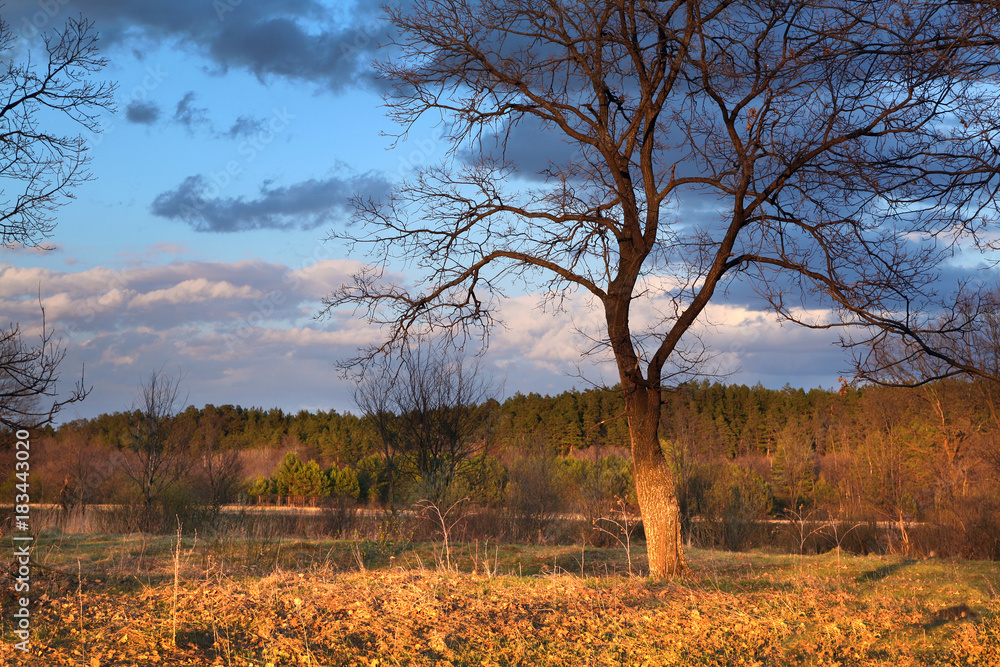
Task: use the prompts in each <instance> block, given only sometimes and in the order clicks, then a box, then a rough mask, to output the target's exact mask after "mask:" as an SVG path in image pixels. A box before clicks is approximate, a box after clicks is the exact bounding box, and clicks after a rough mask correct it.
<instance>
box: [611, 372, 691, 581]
mask: <svg viewBox="0 0 1000 667" xmlns="http://www.w3.org/2000/svg"><path fill="white" fill-rule="evenodd" d="M625 406H626V407H625V409H626V414H627V416H628V427H629V435H630V436H631V439H632V470H633V474H634V476H635V487H636V496H637V497H638V499H639V510H640V512H642V525H643V529H644V530H645V533H646V550H647V557H648V559H649V573H650V575H651V576H653V577H667V576H672V575H676V574H679V573H680V572H681V571H682V570H683V569H684V556H683V554H682V552H681V523H680V520H681V516H680V508H679V507H678V505H677V495H676V493H675V492H674V479H673V474H672V472H671V470H670V466H669V464H668V462H667V459H666V456H664V454H663V450H662V449H661V448H660V439H659V420H660V396H659V390H657V389H644V388H639V387H633V388H631V389H629V390H626V393H625Z"/></svg>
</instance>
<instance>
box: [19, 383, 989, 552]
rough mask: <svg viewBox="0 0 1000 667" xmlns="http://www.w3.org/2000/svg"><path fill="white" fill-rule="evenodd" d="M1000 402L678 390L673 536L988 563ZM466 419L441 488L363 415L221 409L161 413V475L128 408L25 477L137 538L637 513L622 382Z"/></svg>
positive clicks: (501, 405) (537, 526)
mask: <svg viewBox="0 0 1000 667" xmlns="http://www.w3.org/2000/svg"><path fill="white" fill-rule="evenodd" d="M996 406H997V403H996V401H995V396H994V395H993V394H992V393H991V386H990V385H985V384H982V383H977V382H969V381H960V380H942V381H938V382H934V383H930V384H928V385H924V386H923V387H920V388H916V389H905V388H892V387H879V386H866V387H860V388H857V387H851V386H847V385H844V386H842V387H840V388H839V389H811V390H808V391H806V390H803V389H796V388H792V387H790V386H786V387H785V388H783V389H778V390H774V389H767V388H764V387H762V386H760V385H756V386H746V385H726V384H722V383H717V382H716V383H710V382H707V381H706V382H696V383H686V384H682V385H680V386H678V387H676V388H674V389H672V390H670V391H669V392H666V393H665V396H664V407H663V410H662V414H661V422H662V426H661V429H662V431H663V433H664V437H663V439H662V440H661V448H662V450H663V452H664V455H665V456H666V458H667V460H668V461H670V464H671V469H672V474H673V476H674V483H675V490H676V494H677V497H678V500H679V505H680V507H681V511H682V530H683V533H684V536H685V539H686V540H688V541H689V542H692V543H700V544H705V545H709V546H719V547H724V548H733V549H739V548H743V547H746V546H750V545H751V544H756V543H759V542H760V541H762V540H763V541H766V539H767V538H766V536H760V535H758V534H757V532H755V531H758V529H759V528H760V527H761V526H762V525H764V524H762V522H763V521H764V520H765V519H769V518H770V519H774V518H786V519H787V518H790V517H799V518H801V517H805V516H810V517H813V518H815V519H817V520H819V519H820V518H823V519H824V520H839V521H843V522H846V523H849V524H850V525H855V526H856V525H860V524H872V525H874V524H889V525H892V526H896V529H895V533H894V536H893V538H892V539H893V540H894V541H895V543H894V544H893V545H892V548H899V549H917V548H918V547H919V546H920V545H919V544H918V542H919V543H920V544H924V546H926V548H927V549H928V550H930V549H935V550H937V551H939V552H940V551H941V549H940V548H935V546H934V545H930V543H929V542H928V540H931V541H935V540H936V541H940V542H941V543H942V544H949V545H951V546H952V548H953V550H957V551H958V552H960V553H961V554H962V555H969V556H982V557H991V558H994V557H998V556H1000V521H998V519H996V518H994V517H1000V429H998V426H1000V422H998V420H997V414H998V411H997V409H996ZM464 412H465V417H466V418H467V419H468V420H469V424H470V425H469V428H468V429H467V431H466V432H465V435H464V436H463V437H465V438H468V439H470V440H475V441H476V442H477V445H476V446H475V447H471V446H470V447H468V448H466V450H464V451H466V454H467V455H466V456H465V458H463V460H462V461H460V462H457V463H458V464H459V465H456V467H455V470H456V473H455V474H454V475H453V476H451V477H450V478H449V480H448V483H447V485H446V486H445V487H441V486H440V485H439V484H438V482H437V481H436V480H434V479H431V478H430V477H431V475H433V474H434V473H433V471H434V470H436V468H434V467H433V466H431V464H428V463H427V462H426V461H424V462H423V463H422V462H421V459H420V458H419V456H417V455H416V454H417V453H416V452H414V451H413V450H408V449H407V447H406V445H405V443H401V442H397V443H395V451H394V452H392V454H393V455H394V456H395V459H394V460H392V461H390V457H387V456H386V455H385V452H386V446H385V441H384V435H385V433H384V431H382V432H380V427H379V424H378V418H376V416H374V415H371V414H367V415H363V416H357V415H354V414H351V413H341V412H337V411H318V412H307V411H301V412H298V413H294V414H292V413H286V412H284V411H282V410H280V409H262V408H242V407H238V406H231V405H224V406H213V405H206V406H204V407H202V408H195V407H188V408H186V409H185V410H182V411H179V412H177V413H176V414H174V415H173V416H171V417H170V418H169V419H167V420H165V422H164V423H163V425H162V432H161V437H162V440H161V441H160V442H159V444H158V445H157V446H158V447H159V448H160V457H161V459H162V464H161V468H162V470H165V471H169V472H165V473H163V474H162V475H161V476H160V477H155V476H154V478H150V477H143V476H142V475H140V474H138V471H142V470H148V469H149V466H148V461H146V462H145V463H143V461H145V460H144V459H143V458H142V456H140V452H139V451H138V450H137V449H136V448H135V447H134V444H135V438H136V424H139V423H143V416H142V410H138V409H137V410H133V411H126V412H118V413H113V414H105V415H100V416H98V417H94V418H92V419H82V420H76V421H72V422H68V423H65V424H63V425H61V426H60V427H59V428H58V429H52V428H50V429H47V430H46V431H45V432H44V434H42V435H41V437H36V442H37V443H38V444H37V445H36V446H37V447H38V450H39V452H38V455H37V458H36V460H37V461H39V463H38V465H37V467H36V468H34V469H33V473H34V474H35V475H36V478H35V481H34V484H35V486H36V488H37V489H38V490H39V494H40V496H39V498H40V500H42V501H47V502H53V503H60V504H61V505H63V506H64V507H65V508H66V509H67V511H72V510H73V509H74V508H75V507H80V506H82V505H85V504H95V503H128V504H131V505H132V506H133V507H138V508H141V509H142V512H139V513H136V514H135V516H137V517H145V519H144V520H145V521H146V524H144V525H138V526H136V528H139V529H152V530H156V529H158V528H159V527H162V528H163V529H165V530H170V529H171V520H170V517H171V516H173V515H174V514H176V511H177V507H178V506H179V505H184V506H195V507H200V508H203V509H204V510H205V511H208V512H209V513H211V511H217V510H218V508H219V507H221V506H222V505H223V504H226V503H235V502H244V503H246V502H249V503H260V502H263V503H280V504H312V505H328V504H330V503H347V504H350V505H352V506H353V505H356V504H365V505H367V506H370V507H376V508H385V509H400V508H409V507H412V506H413V504H414V503H415V502H416V501H417V500H420V499H428V498H429V499H431V500H433V501H434V502H436V503H441V504H445V503H451V502H454V501H456V500H458V499H468V502H469V503H470V506H472V505H475V506H477V507H491V508H501V507H502V508H504V509H506V510H508V511H510V512H511V513H513V514H516V515H517V516H519V517H521V520H522V523H523V524H524V525H522V526H520V528H518V529H517V530H511V531H509V534H515V533H516V534H519V535H521V536H522V537H527V538H531V539H535V538H540V537H542V536H543V535H544V533H545V530H547V529H551V530H556V529H555V527H554V526H555V523H556V522H555V519H556V517H558V516H561V515H565V514H566V513H573V514H576V515H580V516H583V517H588V518H589V519H588V520H593V519H594V518H596V517H598V516H601V515H606V514H607V513H609V512H611V511H612V510H614V509H615V508H617V507H625V508H630V509H631V510H633V511H634V510H635V509H636V499H635V492H634V485H633V481H634V480H633V478H632V469H631V461H630V458H629V449H628V432H627V426H626V424H625V419H624V415H623V401H622V397H621V390H620V388H617V387H615V388H604V389H588V390H584V391H578V390H573V391H567V392H563V393H562V394H559V395H556V396H542V395H539V394H536V393H529V394H520V393H518V394H516V395H514V396H512V397H510V398H507V399H506V400H504V401H502V402H500V401H497V400H495V399H489V400H487V401H485V402H483V403H481V404H477V405H473V406H469V407H468V408H467V409H466V410H465V411H464ZM392 417H393V418H394V419H400V418H402V417H403V415H399V414H394V415H392ZM424 417H426V416H424ZM383 418H384V416H383ZM147 446H148V445H147ZM147 454H148V453H147ZM439 455H440V456H444V457H447V456H448V455H445V454H437V455H435V456H439ZM439 463H440V462H437V463H435V464H434V465H438V464H439ZM140 464H141V465H140ZM11 483H12V477H10V476H7V484H11ZM161 524H162V525H161ZM529 524H530V527H529ZM914 526H919V528H913V527H914ZM173 527H174V528H175V527H176V522H175V521H174V523H173ZM546 527H548V528H546ZM932 528H933V530H931V529H932ZM934 531H937V532H934ZM932 533H933V535H932ZM929 535H930V536H929ZM934 535H936V537H934ZM859 539H860V537H859ZM872 539H874V538H872ZM921 540H922V541H923V542H921ZM942 544H937V545H936V547H941V546H942ZM928 545H929V546H928ZM885 547H886V545H884V544H883V545H881V546H880V545H878V544H875V543H872V544H869V545H868V546H867V547H866V546H865V545H863V544H859V548H862V549H863V548H871V549H873V550H874V549H879V548H885Z"/></svg>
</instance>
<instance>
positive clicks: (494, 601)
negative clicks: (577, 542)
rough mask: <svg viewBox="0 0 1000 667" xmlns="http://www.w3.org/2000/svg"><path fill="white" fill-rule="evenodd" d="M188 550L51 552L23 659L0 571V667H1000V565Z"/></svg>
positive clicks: (117, 545)
mask: <svg viewBox="0 0 1000 667" xmlns="http://www.w3.org/2000/svg"><path fill="white" fill-rule="evenodd" d="M179 547H180V548H179V549H178V544H177V541H176V539H169V538H163V537H157V538H151V537H147V538H143V537H142V536H131V537H121V536H101V537H87V538H82V537H58V538H45V539H42V540H41V541H40V542H39V544H38V547H37V548H36V550H35V552H34V558H35V560H36V561H37V564H36V565H35V566H34V567H33V570H32V592H33V595H34V596H35V597H34V600H33V601H32V605H31V629H32V633H33V637H32V646H31V649H32V650H31V653H30V654H27V655H25V654H22V652H21V651H18V650H16V649H15V648H13V646H12V642H13V641H17V638H16V637H14V636H13V635H12V633H11V630H12V628H11V624H10V622H11V617H10V613H11V612H10V610H11V607H12V605H11V589H12V586H13V582H12V580H11V579H10V576H9V575H8V577H7V581H6V582H5V583H4V586H3V595H4V599H3V639H4V644H3V646H2V648H0V664H4V665H6V664H10V665H29V666H35V665H38V666H48V665H84V666H86V667H99V666H103V665H233V666H243V665H257V666H261V667H263V666H265V665H274V666H277V665H443V666H447V665H484V666H486V665H490V666H495V665H572V666H575V665H651V666H652V665H762V666H763V665H831V666H832V665H893V666H898V667H902V666H905V665H948V666H953V665H983V666H984V667H985V666H987V665H989V666H994V665H1000V600H998V596H997V593H998V591H1000V568H998V567H997V565H996V564H995V563H987V562H960V561H942V560H926V561H918V560H912V559H905V558H901V557H891V558H890V557H857V556H848V555H844V556H842V557H838V554H837V553H836V552H831V553H827V554H824V555H821V556H806V557H804V558H799V557H798V556H784V555H782V556H776V555H769V554H761V553H753V554H734V553H723V552H711V551H698V550H693V551H689V552H688V558H689V561H690V572H689V573H688V574H687V575H686V576H685V577H683V578H681V579H678V580H675V581H667V582H653V581H649V580H647V579H644V578H641V577H637V576H629V574H628V568H629V562H628V559H627V558H626V554H625V552H624V551H623V550H621V549H618V550H611V549H589V548H588V549H586V550H583V549H581V548H580V547H528V546H517V545H501V546H500V547H499V548H498V547H497V546H496V545H494V544H490V545H486V544H463V545H459V546H457V547H453V548H452V551H451V553H450V554H446V553H445V552H444V551H443V550H442V547H441V546H440V545H437V544H426V543H420V544H410V543H402V542H394V541H390V540H384V541H374V540H363V541H330V540H325V541H324V540H320V541H288V540H279V539H246V538H243V539H235V538H226V539H218V540H213V539H207V540H206V539H199V540H194V539H191V538H185V539H184V540H183V541H182V542H181V543H180V545H179ZM449 556H450V558H449ZM643 556H644V555H643V554H642V552H641V551H636V552H634V553H633V554H632V558H633V571H636V567H635V563H636V562H640V563H641V562H642V561H643ZM449 560H450V563H451V569H449V568H448V562H449Z"/></svg>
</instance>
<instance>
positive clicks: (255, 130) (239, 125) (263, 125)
mask: <svg viewBox="0 0 1000 667" xmlns="http://www.w3.org/2000/svg"><path fill="white" fill-rule="evenodd" d="M266 130H267V121H266V120H263V119H260V118H253V117H251V116H240V117H239V118H237V119H236V122H234V123H233V124H232V126H231V127H230V128H229V130H228V131H227V132H225V136H227V137H229V138H230V139H243V138H246V137H253V136H257V135H259V134H260V133H261V132H264V131H266Z"/></svg>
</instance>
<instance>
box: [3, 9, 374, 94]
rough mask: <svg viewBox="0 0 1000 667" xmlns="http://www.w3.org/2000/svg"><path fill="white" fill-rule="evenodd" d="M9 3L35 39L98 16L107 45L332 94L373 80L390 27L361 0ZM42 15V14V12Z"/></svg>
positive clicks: (19, 25)
mask: <svg viewBox="0 0 1000 667" xmlns="http://www.w3.org/2000/svg"><path fill="white" fill-rule="evenodd" d="M44 4H45V3H40V2H38V1H37V0H10V1H9V2H7V3H5V5H4V10H3V11H4V19H5V20H6V21H8V22H9V23H10V25H11V26H12V28H13V30H14V31H15V32H17V33H24V34H25V36H26V37H33V36H35V35H37V34H38V32H39V31H46V30H52V29H54V28H58V27H60V26H61V25H62V24H63V23H64V22H65V19H66V18H68V17H69V16H70V15H72V16H76V15H78V14H82V15H83V16H85V17H87V18H89V19H92V20H93V21H95V23H96V24H97V27H98V29H99V30H100V32H101V38H102V41H103V42H104V44H105V45H111V46H124V47H125V48H130V49H133V50H135V51H136V52H141V51H143V50H145V48H146V47H147V44H148V43H149V42H150V41H152V42H153V43H156V42H171V43H175V44H177V45H178V46H180V47H182V48H186V49H190V50H192V51H194V52H196V53H199V54H201V55H203V56H205V57H207V58H208V59H210V60H211V61H212V63H214V65H215V66H216V68H217V69H218V70H219V71H225V70H228V69H242V70H246V71H249V72H251V73H253V74H254V75H256V76H257V77H259V78H260V79H262V80H265V79H269V78H271V77H283V78H288V79H292V80H300V81H309V82H313V83H316V84H318V85H320V86H322V87H324V88H327V89H329V90H333V91H340V90H343V89H344V88H346V87H350V86H356V85H361V86H367V85H372V84H373V83H374V82H375V79H374V76H373V72H372V70H371V66H370V62H371V60H372V58H373V54H374V52H375V49H376V48H377V44H378V43H379V42H380V41H381V42H384V41H385V40H386V31H387V30H388V29H389V27H390V26H389V24H388V23H387V22H386V21H385V20H384V18H383V17H382V12H381V9H380V8H379V6H378V5H379V3H378V2H375V1H373V0H358V1H357V2H355V3H353V6H351V5H348V6H347V7H345V6H344V5H343V4H341V3H339V2H338V1H337V0H329V2H326V3H324V2H319V1H317V0H214V1H213V2H209V1H207V0H175V1H174V2H151V1H147V2H138V1H132V2H121V0H74V1H73V3H72V7H70V6H62V4H60V3H59V2H56V1H55V0H53V1H52V2H51V3H48V4H50V5H51V11H45V8H44V7H43V5H44ZM40 10H41V11H40Z"/></svg>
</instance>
